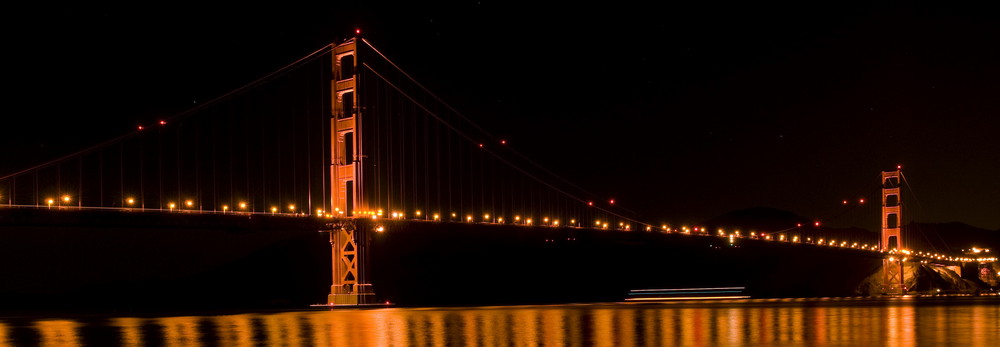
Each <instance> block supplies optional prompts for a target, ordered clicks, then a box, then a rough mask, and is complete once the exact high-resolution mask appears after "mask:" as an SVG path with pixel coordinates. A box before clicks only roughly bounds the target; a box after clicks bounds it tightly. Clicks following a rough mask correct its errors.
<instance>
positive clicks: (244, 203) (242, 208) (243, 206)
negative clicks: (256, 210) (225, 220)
mask: <svg viewBox="0 0 1000 347" xmlns="http://www.w3.org/2000/svg"><path fill="white" fill-rule="evenodd" d="M239 206H240V209H241V210H246V209H247V203H246V202H243V201H240V205H239Z"/></svg>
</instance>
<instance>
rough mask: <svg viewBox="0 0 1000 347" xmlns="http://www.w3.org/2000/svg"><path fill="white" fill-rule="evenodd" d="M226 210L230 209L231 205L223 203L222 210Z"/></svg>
mask: <svg viewBox="0 0 1000 347" xmlns="http://www.w3.org/2000/svg"><path fill="white" fill-rule="evenodd" d="M226 211H229V205H222V212H223V213H225V212H226Z"/></svg>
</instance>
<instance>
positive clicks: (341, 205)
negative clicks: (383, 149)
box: [324, 37, 375, 305]
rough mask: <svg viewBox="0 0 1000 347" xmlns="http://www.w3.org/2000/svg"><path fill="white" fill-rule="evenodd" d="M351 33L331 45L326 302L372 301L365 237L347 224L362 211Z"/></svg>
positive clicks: (355, 54) (355, 51)
mask: <svg viewBox="0 0 1000 347" xmlns="http://www.w3.org/2000/svg"><path fill="white" fill-rule="evenodd" d="M359 40H360V39H359V38H357V37H355V38H352V39H350V40H347V41H346V42H344V43H341V44H339V45H336V46H335V47H334V48H333V54H332V56H333V80H332V81H331V84H332V88H331V91H332V95H331V101H332V105H331V106H332V107H331V108H330V109H331V111H332V114H331V115H330V128H331V129H330V133H331V136H330V142H331V143H330V146H331V147H330V202H331V206H332V207H331V209H332V210H333V211H332V212H330V213H333V214H334V215H335V216H336V217H338V218H337V219H338V222H336V223H330V224H329V225H328V228H327V229H328V230H324V231H327V232H329V233H330V247H331V248H332V256H333V259H332V260H333V284H332V285H331V286H330V295H329V296H328V297H327V304H328V305H359V304H361V305H363V304H372V303H374V301H375V294H374V292H373V291H372V288H371V284H368V283H365V282H364V278H363V276H364V275H363V268H364V265H365V262H364V259H365V254H363V252H365V249H364V248H365V247H364V245H365V242H364V241H365V237H366V235H367V233H365V230H362V229H361V226H360V225H359V224H356V223H354V222H353V220H352V219H351V217H353V216H354V215H355V214H356V213H357V211H363V210H366V208H364V201H362V199H361V197H362V196H363V195H362V194H361V193H362V192H361V187H362V185H361V180H362V177H363V175H362V174H361V165H360V162H361V160H360V158H362V156H361V153H362V151H361V143H362V142H361V141H360V140H361V139H360V134H361V131H360V127H361V112H360V108H359V107H358V102H357V101H358V92H357V91H358V86H359V83H360V81H359V78H358V77H359V75H358V74H357V73H356V72H357V67H358V41H359Z"/></svg>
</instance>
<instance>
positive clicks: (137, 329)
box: [110, 317, 144, 346]
mask: <svg viewBox="0 0 1000 347" xmlns="http://www.w3.org/2000/svg"><path fill="white" fill-rule="evenodd" d="M110 323H111V326H113V327H116V328H118V331H119V333H120V334H121V335H122V336H121V339H120V340H119V342H120V343H121V345H122V346H143V345H144V344H143V343H142V324H143V320H142V319H139V318H130V317H122V318H114V319H111V321H110Z"/></svg>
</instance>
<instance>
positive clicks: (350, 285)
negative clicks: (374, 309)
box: [323, 220, 376, 306]
mask: <svg viewBox="0 0 1000 347" xmlns="http://www.w3.org/2000/svg"><path fill="white" fill-rule="evenodd" d="M323 231H324V232H329V233H330V247H331V250H332V252H331V255H332V260H333V264H332V265H333V267H332V270H333V283H332V285H331V286H330V294H329V295H328V296H327V305H330V306H355V305H371V304H375V303H376V299H375V292H374V290H373V289H372V285H371V284H370V283H364V281H363V280H362V276H363V275H362V274H363V273H362V270H363V267H364V263H365V262H364V258H363V254H362V252H363V246H364V240H363V239H360V241H361V242H359V236H361V235H363V233H362V232H361V231H360V230H358V229H357V227H356V225H355V224H354V223H353V221H351V220H346V221H342V222H338V223H331V224H328V228H327V230H323Z"/></svg>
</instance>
